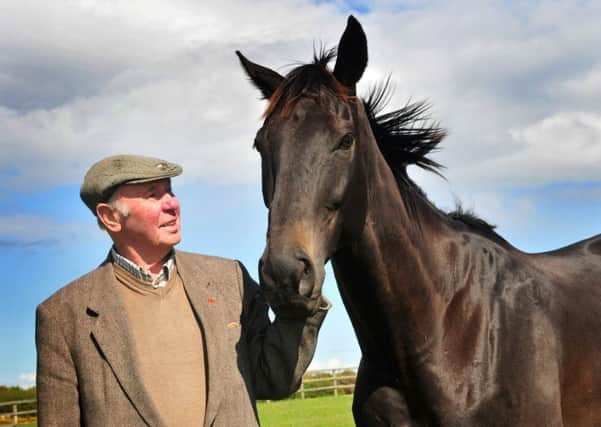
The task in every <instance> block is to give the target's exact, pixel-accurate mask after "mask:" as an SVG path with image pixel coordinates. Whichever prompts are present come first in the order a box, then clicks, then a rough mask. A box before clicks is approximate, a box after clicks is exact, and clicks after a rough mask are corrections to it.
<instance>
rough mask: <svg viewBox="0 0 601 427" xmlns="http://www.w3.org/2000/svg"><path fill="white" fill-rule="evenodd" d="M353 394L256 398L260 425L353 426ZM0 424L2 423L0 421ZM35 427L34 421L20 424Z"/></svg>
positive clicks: (284, 426)
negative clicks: (258, 399)
mask: <svg viewBox="0 0 601 427" xmlns="http://www.w3.org/2000/svg"><path fill="white" fill-rule="evenodd" d="M352 401H353V396H352V395H350V394H346V395H342V396H336V397H335V396H324V397H315V398H311V399H288V400H279V401H269V402H259V403H258V404H257V406H258V410H259V418H260V420H261V426H262V427H286V426H289V427H298V426H303V427H352V426H354V425H355V424H354V423H353V415H352V414H351V403H352ZM0 426H1V424H0ZM19 427H36V424H35V423H33V424H19Z"/></svg>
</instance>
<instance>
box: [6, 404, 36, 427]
mask: <svg viewBox="0 0 601 427" xmlns="http://www.w3.org/2000/svg"><path fill="white" fill-rule="evenodd" d="M35 402H36V399H27V400H13V401H11V402H0V425H1V424H6V423H5V422H4V421H8V423H9V424H11V425H13V426H16V425H18V424H19V416H21V417H22V416H23V415H30V416H35V414H36V413H37V409H26V410H21V411H19V405H26V404H29V403H35ZM7 406H8V407H9V408H10V411H9V412H4V409H3V408H4V407H7Z"/></svg>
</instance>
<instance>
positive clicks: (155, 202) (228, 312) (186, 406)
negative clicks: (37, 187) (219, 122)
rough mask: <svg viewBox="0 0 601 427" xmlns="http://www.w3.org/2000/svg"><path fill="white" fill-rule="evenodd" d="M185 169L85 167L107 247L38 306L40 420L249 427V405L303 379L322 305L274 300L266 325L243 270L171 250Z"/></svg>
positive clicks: (124, 164) (154, 164) (320, 301)
mask: <svg viewBox="0 0 601 427" xmlns="http://www.w3.org/2000/svg"><path fill="white" fill-rule="evenodd" d="M181 172H182V169H181V168H180V167H179V166H178V165H175V164H173V163H169V162H167V161H164V160H160V159H155V158H150V157H142V156H130V155H119V156H113V157H108V158H105V159H103V160H101V161H99V162H98V163H96V164H94V165H93V166H92V167H91V168H90V170H89V171H88V172H87V174H86V176H85V178H84V182H83V185H82V186H81V192H80V195H81V198H82V200H83V201H84V203H85V204H86V205H87V206H88V207H89V208H90V210H91V211H92V212H93V213H94V215H96V217H97V219H98V222H99V224H100V226H101V227H102V228H104V229H105V230H106V231H107V233H108V234H109V236H110V238H111V239H112V241H113V246H112V248H111V250H110V253H109V255H108V257H107V259H106V260H105V261H104V262H103V263H102V264H101V265H100V266H99V267H98V268H96V269H95V270H93V271H91V272H90V273H88V274H86V275H84V276H83V277H81V278H79V279H77V280H75V281H74V282H72V283H71V284H69V285H67V286H65V287H64V288H62V289H60V290H59V291H58V292H56V293H55V294H54V295H52V296H51V297H50V298H48V299H47V300H46V301H44V302H43V303H42V304H40V305H39V307H38V309H37V313H36V314H37V325H36V326H37V328H36V344H37V350H38V369H37V393H38V415H39V423H40V425H41V426H42V427H43V426H78V425H86V426H103V427H105V426H128V427H130V426H143V425H148V426H203V425H204V426H227V427H231V426H250V425H257V424H258V418H257V414H256V406H255V399H257V398H269V399H277V398H282V397H284V396H287V395H289V394H290V393H292V392H293V391H294V390H296V388H297V387H298V385H299V382H300V380H301V377H302V374H303V373H304V371H305V369H306V368H307V366H308V364H309V362H310V361H311V358H312V357H313V353H314V350H315V345H316V339H317V333H318V330H319V327H320V325H321V323H322V321H323V319H324V317H325V315H326V312H327V310H328V308H329V303H328V302H327V300H325V299H324V298H323V297H319V298H317V299H315V300H306V301H300V302H299V301H298V300H294V301H292V300H291V301H288V302H286V301H283V302H282V301H279V305H278V306H276V307H273V308H274V311H275V312H276V317H275V320H274V321H273V323H272V322H271V321H270V320H269V318H268V315H267V311H268V306H267V305H266V303H265V302H264V300H263V299H262V297H261V293H260V288H259V287H258V285H257V284H256V283H255V282H254V281H253V280H252V279H251V278H250V276H249V275H248V273H247V272H246V270H245V268H244V266H242V264H240V263H239V262H236V261H232V260H228V259H223V258H216V257H209V256H202V255H196V254H191V253H185V252H181V251H177V250H174V246H175V245H176V244H177V243H179V241H180V206H179V202H178V200H177V198H176V197H175V195H174V193H173V191H172V189H171V178H172V177H174V176H177V175H179V174H180V173H181Z"/></svg>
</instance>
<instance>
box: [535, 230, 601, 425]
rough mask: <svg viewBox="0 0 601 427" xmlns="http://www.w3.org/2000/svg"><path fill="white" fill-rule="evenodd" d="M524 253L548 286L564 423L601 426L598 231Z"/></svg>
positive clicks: (600, 254)
mask: <svg viewBox="0 0 601 427" xmlns="http://www.w3.org/2000/svg"><path fill="white" fill-rule="evenodd" d="M529 258H530V262H531V263H532V264H533V265H534V266H535V268H537V269H540V271H541V272H542V274H543V275H544V276H545V277H546V278H547V280H548V283H549V284H550V285H551V291H552V292H551V293H550V301H548V304H549V316H550V317H551V319H550V320H551V323H552V324H553V325H554V329H555V332H556V336H557V337H558V339H559V342H558V344H559V347H560V348H559V349H558V350H559V354H560V360H561V363H560V366H561V372H560V383H561V396H562V405H561V406H562V415H563V419H564V425H566V426H570V425H573V426H580V425H600V424H601V235H597V236H594V237H591V238H590V239H586V240H583V241H581V242H578V243H575V244H572V245H569V246H566V247H564V248H561V249H558V250H555V251H551V252H546V253H541V254H535V255H530V256H529Z"/></svg>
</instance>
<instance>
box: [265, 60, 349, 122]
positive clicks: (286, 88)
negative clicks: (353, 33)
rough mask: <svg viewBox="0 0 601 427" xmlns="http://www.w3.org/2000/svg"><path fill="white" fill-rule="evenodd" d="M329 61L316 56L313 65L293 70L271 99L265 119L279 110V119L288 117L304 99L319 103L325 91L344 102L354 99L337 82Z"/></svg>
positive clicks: (345, 88) (305, 65) (346, 88)
mask: <svg viewBox="0 0 601 427" xmlns="http://www.w3.org/2000/svg"><path fill="white" fill-rule="evenodd" d="M329 59H330V57H329V56H323V55H322V56H321V57H317V56H316V57H315V59H314V62H313V63H312V64H304V65H301V66H299V67H297V68H295V69H294V70H292V71H291V72H290V73H289V74H288V75H287V76H286V78H285V79H284V81H283V82H282V84H280V86H279V87H278V88H277V89H276V91H275V92H274V93H273V95H272V96H271V97H270V98H269V103H268V104H267V108H266V109H265V111H264V112H263V117H264V118H268V117H270V116H271V115H272V114H273V113H274V112H275V111H276V110H277V109H278V108H279V112H278V117H279V118H283V117H286V116H288V115H289V114H290V112H291V111H292V110H293V109H294V107H295V105H296V104H297V102H298V101H299V100H300V99H301V98H303V97H315V98H316V99H317V102H318V103H319V102H320V100H321V96H322V93H323V91H324V89H325V90H327V91H329V92H331V93H332V94H334V96H336V97H337V98H339V99H341V100H342V101H344V102H347V101H348V100H349V99H351V98H354V96H353V94H352V90H351V89H350V88H348V87H346V86H344V85H343V84H342V83H340V82H339V81H338V80H336V78H335V77H334V75H333V74H332V72H331V71H330V70H329V69H328V68H327V63H328V61H329Z"/></svg>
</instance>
